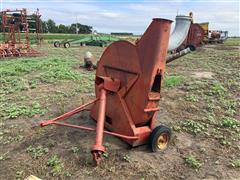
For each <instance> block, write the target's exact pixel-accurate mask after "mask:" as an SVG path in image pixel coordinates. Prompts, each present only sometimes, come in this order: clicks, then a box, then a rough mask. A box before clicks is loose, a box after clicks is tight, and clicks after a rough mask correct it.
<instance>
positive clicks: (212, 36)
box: [199, 22, 228, 43]
mask: <svg viewBox="0 0 240 180" xmlns="http://www.w3.org/2000/svg"><path fill="white" fill-rule="evenodd" d="M199 25H200V26H201V27H202V28H203V30H204V39H203V42H204V43H223V42H224V41H225V40H226V39H227V38H228V31H222V30H209V22H204V23H200V24H199Z"/></svg>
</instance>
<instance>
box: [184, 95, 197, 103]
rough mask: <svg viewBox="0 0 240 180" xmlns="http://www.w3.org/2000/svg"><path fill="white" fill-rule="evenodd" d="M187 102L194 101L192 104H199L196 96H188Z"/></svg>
mask: <svg viewBox="0 0 240 180" xmlns="http://www.w3.org/2000/svg"><path fill="white" fill-rule="evenodd" d="M186 100H187V101H192V102H198V97H197V96H195V95H188V96H187V97H186Z"/></svg>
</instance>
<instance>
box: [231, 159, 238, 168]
mask: <svg viewBox="0 0 240 180" xmlns="http://www.w3.org/2000/svg"><path fill="white" fill-rule="evenodd" d="M230 166H231V167H233V168H240V159H233V160H231V161H230Z"/></svg>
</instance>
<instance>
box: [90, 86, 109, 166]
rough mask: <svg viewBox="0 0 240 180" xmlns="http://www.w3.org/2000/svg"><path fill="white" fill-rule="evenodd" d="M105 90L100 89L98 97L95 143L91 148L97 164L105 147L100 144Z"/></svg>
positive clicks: (101, 140) (102, 129)
mask: <svg viewBox="0 0 240 180" xmlns="http://www.w3.org/2000/svg"><path fill="white" fill-rule="evenodd" d="M106 93H107V92H106V90H105V89H104V88H102V89H101V94H100V99H99V110H98V119H97V128H96V143H95V145H94V146H93V148H92V151H91V152H92V155H93V160H94V161H95V162H96V164H97V165H98V164H99V163H100V161H101V155H102V154H103V153H104V152H105V148H104V146H103V145H102V142H103V131H104V121H105V112H106Z"/></svg>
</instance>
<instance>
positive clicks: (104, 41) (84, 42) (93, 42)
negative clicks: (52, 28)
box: [53, 35, 119, 48]
mask: <svg viewBox="0 0 240 180" xmlns="http://www.w3.org/2000/svg"><path fill="white" fill-rule="evenodd" d="M118 40H119V39H118V38H116V37H113V36H110V35H91V36H88V37H85V38H83V39H79V40H70V41H63V42H59V41H55V42H54V44H53V45H54V47H61V46H63V47H64V48H69V47H79V46H100V47H105V46H107V45H109V44H110V43H112V42H114V41H118Z"/></svg>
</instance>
